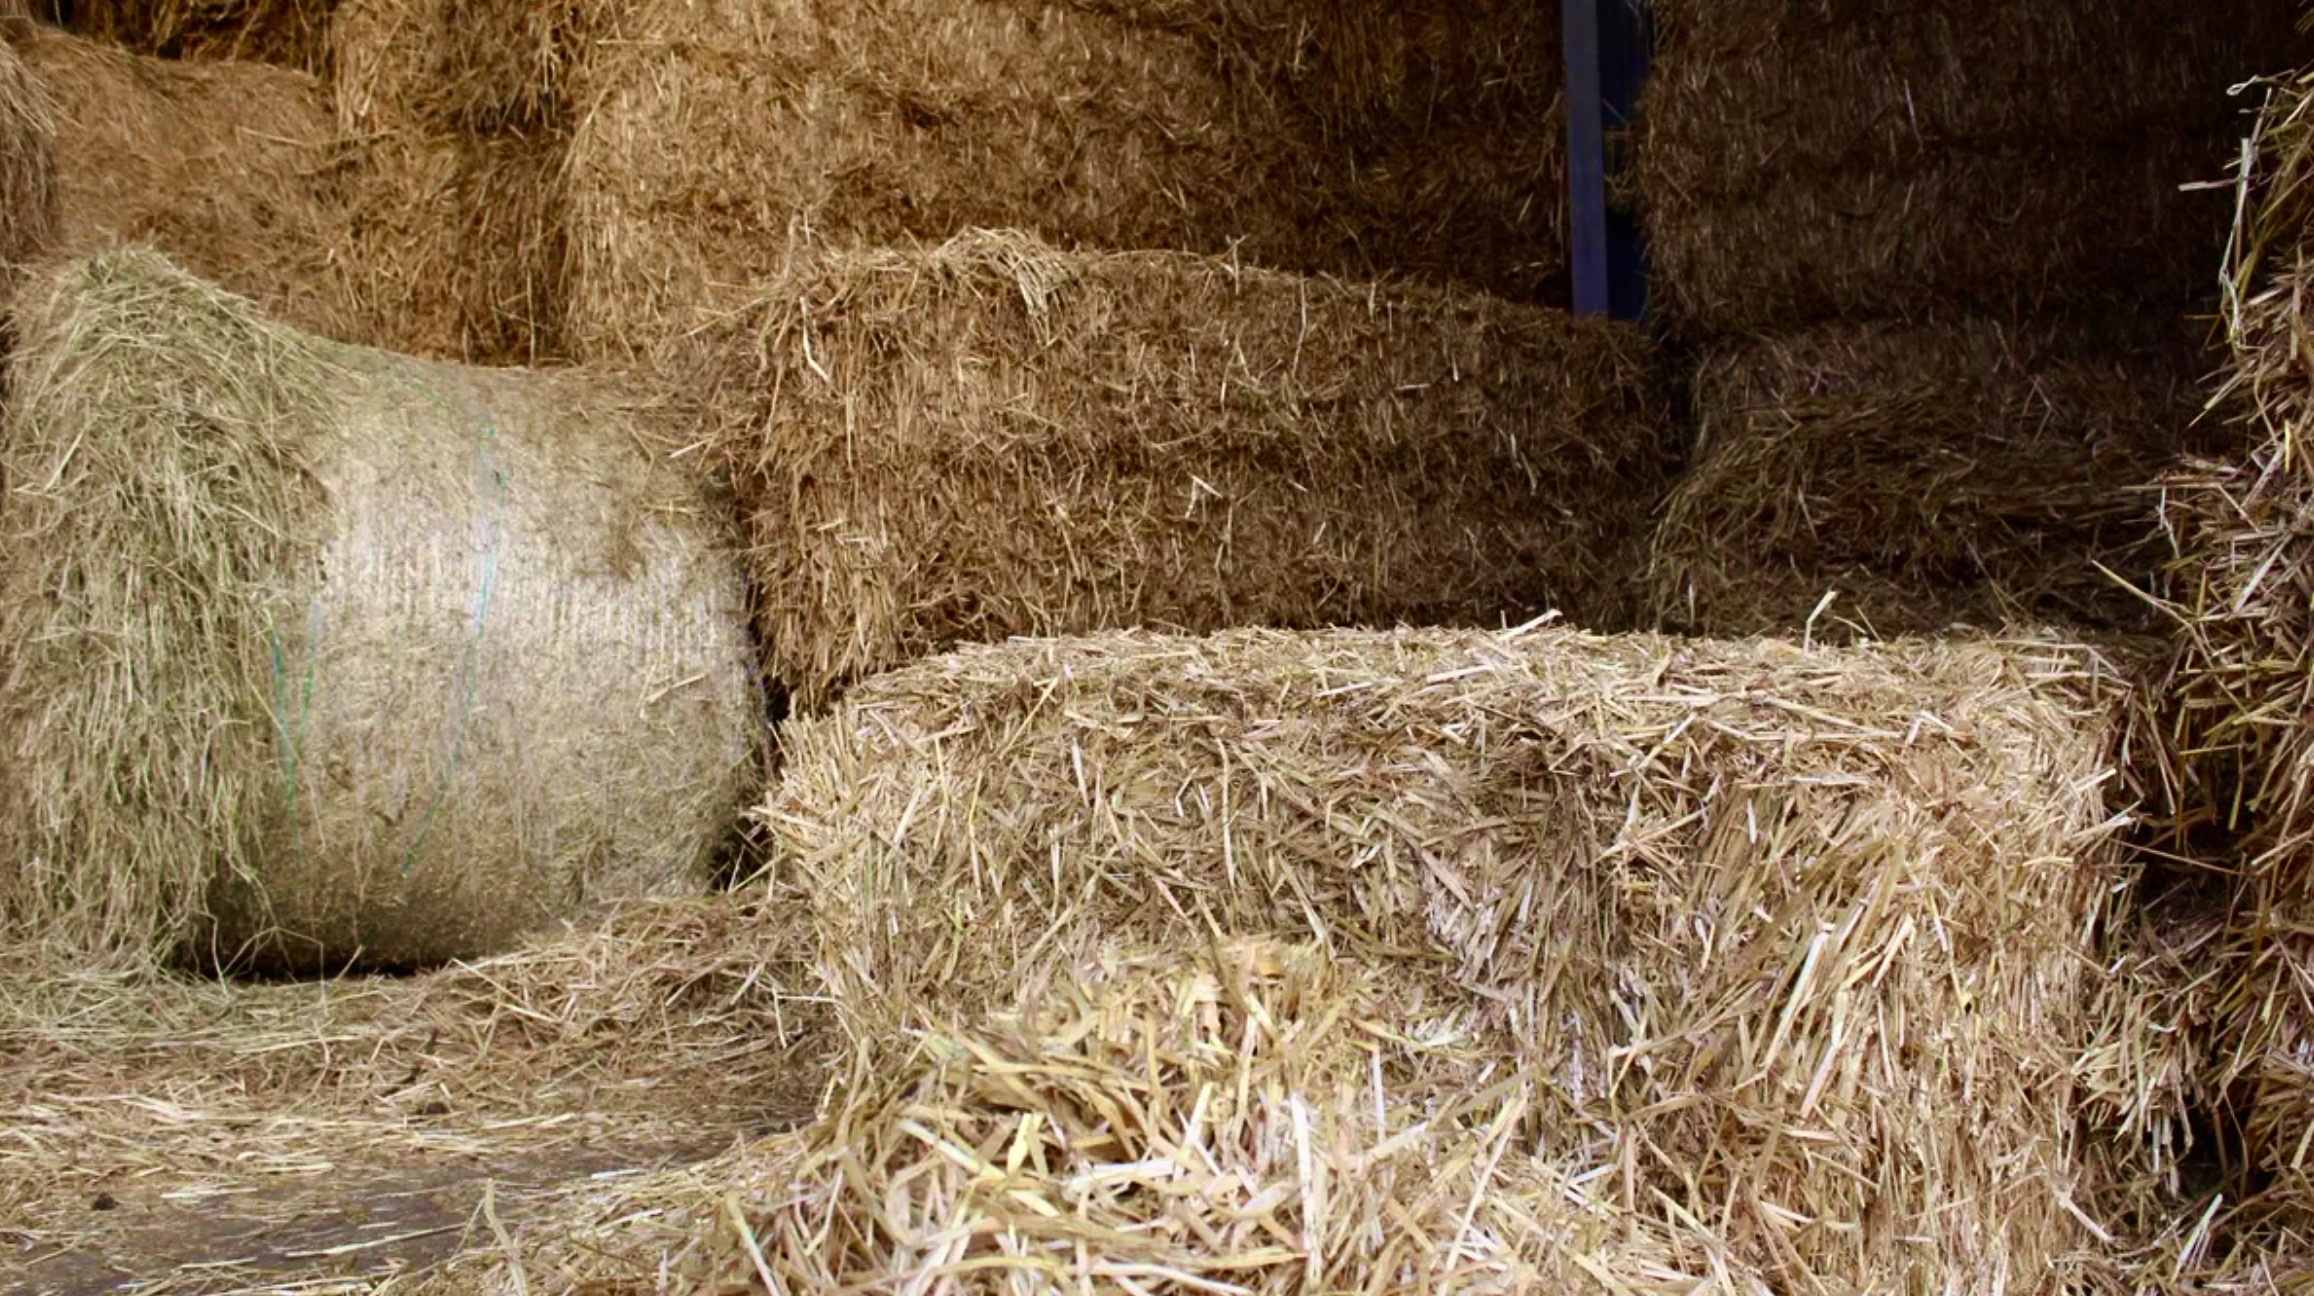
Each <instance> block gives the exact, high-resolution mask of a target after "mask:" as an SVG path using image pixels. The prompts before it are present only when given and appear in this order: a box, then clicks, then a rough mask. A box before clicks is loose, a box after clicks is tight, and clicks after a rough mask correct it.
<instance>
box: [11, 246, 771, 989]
mask: <svg viewBox="0 0 2314 1296" xmlns="http://www.w3.org/2000/svg"><path fill="white" fill-rule="evenodd" d="M18 322H19V328H20V330H21V336H22V338H23V342H22V346H23V353H22V356H21V358H20V360H19V367H18V370H17V391H16V394H15V402H14V406H13V408H12V410H11V413H10V418H9V421H8V436H7V441H6V451H7V453H6V465H7V470H8V480H9V482H10V484H11V495H10V498H9V500H8V507H7V514H6V516H7V528H8V536H7V538H8V543H9V552H10V561H9V564H8V568H7V576H8V581H7V584H6V586H5V599H4V601H0V618H4V621H5V624H6V625H7V627H8V631H9V634H10V636H11V637H12V638H13V639H14V640H15V641H17V642H18V643H20V644H22V645H24V646H23V648H22V649H21V651H20V654H19V657H18V659H17V664H16V669H15V672H14V676H13V678H12V679H11V681H10V683H9V688H8V692H7V695H6V707H5V712H4V718H5V721H6V727H7V732H6V747H7V753H8V759H9V760H10V761H11V763H12V765H13V770H12V772H13V773H14V774H15V777H14V778H12V780H11V786H13V787H16V788H19V789H22V800H21V804H20V805H19V806H17V807H15V809H16V811H17V815H16V819H17V820H18V823H19V827H20V828H21V834H20V838H19V843H18V845H17V847H16V849H14V850H12V851H11V852H10V854H9V859H8V864H9V868H10V872H9V874H8V875H7V877H6V883H7V885H6V887H5V890H4V892H0V895H4V903H5V905H6V912H7V916H8V919H9V921H10V923H11V926H12V929H14V930H18V931H24V930H35V931H38V930H42V929H46V933H47V934H49V935H53V936H60V937H64V938H66V939H73V940H78V941H81V942H83V943H86V944H90V945H96V946H101V947H110V948H117V949H126V950H135V949H138V948H140V947H141V948H145V949H152V948H156V947H158V948H163V949H165V948H166V947H167V946H168V945H170V944H171V943H172V942H176V941H182V940H184V939H186V938H187V937H188V936H190V935H191V934H192V931H193V927H194V921H195V919H196V918H197V917H198V916H199V915H201V913H202V909H203V900H204V896H206V897H207V898H208V899H209V900H210V901H211V904H212V907H213V914H212V916H213V918H214V920H215V926H214V930H213V931H212V932H211V933H210V934H209V937H208V939H209V940H210V941H211V942H212V944H211V945H210V948H209V950H208V951H207V952H208V953H209V954H210V955H212V956H214V957H217V958H220V959H226V960H238V959H253V960H257V961H260V962H272V963H280V964H287V965H292V966H301V967H302V966H332V965H340V964H344V963H348V962H352V961H356V960H357V959H359V960H363V961H369V962H375V963H379V964H386V965H397V964H422V963H429V962H437V961H441V960H444V959H448V958H454V957H470V956H473V955H475V954H479V953H485V952H489V951H491V950H493V949H497V948H503V947H504V946H505V945H506V944H507V943H508V942H510V941H511V940H512V939H513V938H514V937H515V936H517V935H519V934H520V933H522V932H524V931H527V930H530V929H532V928H535V927H538V926H540V925H541V924H543V923H546V922H550V921H553V920H555V919H558V918H565V917H573V916H576V915H578V914H580V913H583V912H585V911H586V910H587V909H589V908H590V907H591V906H593V905H595V904H596V903H598V902H601V901H603V900H607V899H611V898H616V897H621V896H633V895H639V894H644V893H648V892H653V891H658V890H662V889H669V888H681V887H685V886H693V885H697V884H698V883H699V881H700V880H701V879H702V877H703V873H704V870H705V869H706V868H707V866H708V863H709V859H710V857H711V856H712V855H713V854H714V852H715V851H716V850H717V849H718V848H719V846H720V845H721V843H722V842H723V840H724V837H725V835H726V833H727V831H728V826H729V822H730V818H731V814H732V809H733V806H734V804H735V801H736V799H737V798H738V797H739V796H740V795H741V794H742V789H743V788H744V787H745V786H746V783H747V781H748V779H749V777H750V773H751V770H752V768H753V763H754V759H755V754H756V745H757V738H758V734H757V722H756V720H755V707H754V702H753V694H752V688H751V684H750V673H751V671H750V663H749V661H748V660H747V658H748V649H747V645H746V642H745V638H744V635H743V632H742V629H743V627H742V621H741V616H742V613H741V605H740V594H739V589H738V580H737V573H736V570H735V569H734V567H733V565H732V562H731V559H730V557H729V556H728V552H727V550H726V549H725V547H724V539H723V536H722V534H721V532H720V530H719V528H718V527H717V526H716V524H715V523H714V522H712V521H711V520H710V519H709V518H708V517H707V515H706V514H705V511H704V509H703V507H702V506H701V505H700V503H699V502H698V500H697V498H696V497H695V496H694V494H693V493H692V491H691V489H690V487H689V485H688V483H687V482H685V481H684V480H682V479H680V478H679V477H676V476H675V475H673V474H672V473H671V472H670V471H669V470H668V469H666V468H665V467H664V465H663V464H662V463H661V462H660V461H658V460H656V459H655V458H654V457H653V455H652V454H651V453H650V452H649V450H648V446H647V444H646V441H645V435H646V433H645V430H644V424H643V423H642V422H641V420H640V418H639V416H638V413H637V411H635V410H634V409H631V408H629V407H627V406H626V405H624V404H623V403H622V400H621V398H620V397H618V396H617V394H616V393H615V392H610V391H605V390H602V389H600V388H599V387H597V386H593V385H590V384H589V382H588V381H587V380H586V379H584V378H583V377H579V376H575V375H573V376H568V377H549V376H544V375H525V374H519V373H506V374H492V373H488V372H484V371H471V370H460V369H456V368H453V367H450V366H444V365H432V364H425V363H420V362H413V361H406V360H401V359H397V358H394V357H389V356H386V355H383V354H380V353H374V352H367V351H360V350H356V349H352V348H342V347H334V346H331V345H329V344H325V343H322V342H319V341H317V340H315V339H313V338H311V337H308V336H306V335H303V334H300V333H296V332H293V331H291V330H289V329H286V328H284V327H282V326H280V325H277V324H274V323H272V322H270V321H268V320H266V319H264V318H263V317H262V316H261V315H259V314H258V312H257V311H256V310H255V309H254V308H253V307H251V306H250V305H249V304H248V303H247V302H245V301H242V300H240V299H237V298H233V297H230V296H227V295H225V294H223V293H220V292H218V291H217V290H215V289H213V288H211V287H210V286H208V285H206V284H203V283H201V282H199V281H198V280H195V279H192V278H191V277H189V276H187V275H185V274H184V273H183V272H182V271H179V270H178V269H176V268H175V267H174V266H172V265H170V264H169V263H167V262H166V261H164V260H162V259H160V258H158V257H157V256H154V255H152V254H122V255H115V256H109V257H103V258H98V259H95V260H92V261H88V262H84V263H79V264H76V265H73V266H70V267H67V268H65V269H63V270H62V271H60V272H58V273H57V275H56V276H55V277H54V279H53V280H52V281H51V282H49V283H47V284H46V285H44V286H43V288H42V290H41V291H40V292H39V293H37V294H35V295H33V296H32V298H31V300H29V301H28V302H27V304H26V306H25V307H24V309H23V310H22V311H21V312H20V314H19V321H18Z"/></svg>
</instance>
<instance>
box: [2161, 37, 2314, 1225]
mask: <svg viewBox="0 0 2314 1296" xmlns="http://www.w3.org/2000/svg"><path fill="white" fill-rule="evenodd" d="M2310 173H2314V77H2308V76H2306V75H2301V76H2299V77H2297V78H2295V79H2293V80H2290V81H2287V82H2285V83H2282V84H2279V85H2277V86H2275V87H2273V88H2272V99H2271V102H2270V105H2269V107H2268V108H2267V111H2266V113H2265V115H2264V118H2263V120H2262V121H2261V123H2260V126H2259V135H2258V140H2257V149H2256V151H2255V154H2254V156H2253V158H2252V160H2251V163H2250V165H2249V167H2248V169H2247V174H2246V175H2245V177H2244V185H2245V188H2244V201H2245V220H2244V223H2243V225H2242V227H2241V229H2240V230H2239V231H2238V233H2237V237H2236V240H2235V248H2236V257H2235V262H2234V265H2233V266H2232V267H2231V269H2232V274H2233V292H2232V295H2231V298H2230V301H2229V309H2228V311H2227V321H2228V326H2229V331H2230V342H2231V356H2230V366H2229V373H2228V382H2227V390H2226V400H2227V403H2228V407H2229V409H2230V410H2232V411H2233V412H2235V413H2237V414H2239V415H2240V416H2241V417H2242V419H2243V421H2244V423H2245V427H2246V432H2247V437H2248V440H2249V441H2250V442H2251V445H2250V448H2249V449H2248V450H2247V451H2246V452H2245V453H2241V454H2237V455H2235V456H2232V457H2231V458H2229V459H2228V460H2225V461H2215V462H2210V463H2206V464H2202V465H2199V466H2197V467H2196V468H2195V469H2193V470H2191V471H2189V472H2185V473H2181V474H2179V475H2178V476H2177V477H2176V478H2174V479H2173V480H2172V481H2171V482H2170V484H2169V488H2168V492H2167V501H2168V507H2167V508H2166V510H2165V514H2164V521H2165V523H2166V524H2167V526H2168V528H2169V530H2170V532H2171V534H2172V535H2173V536H2174V537H2175V539H2176V541H2177V543H2178V546H2179V555H2180V557H2179V561H2178V562H2177V564H2176V566H2175V567H2174V568H2173V570H2172V572H2171V574H2170V589H2169V595H2170V598H2171V599H2172V601H2173V603H2174V604H2175V606H2176V609H2177V612H2178V614H2179V617H2180V622H2181V625H2182V627H2183V632H2182V634H2181V635H2180V646H2179V651H2178V654H2177V657H2176V659H2175V661H2174V663H2173V665H2172V670H2171V674H2170V676H2169V678H2168V679H2166V680H2164V681H2163V682H2162V686H2161V687H2160V689H2159V690H2158V692H2157V696H2158V697H2159V698H2160V699H2161V701H2162V703H2163V706H2164V713H2163V715H2164V719H2165V720H2166V722H2167V725H2168V728H2167V732H2166V734H2165V737H2166V738H2167V739H2168V744H2167V751H2166V752H2165V753H2164V755H2165V757H2166V760H2165V768H2166V770H2167V771H2168V772H2169V774H2170V775H2171V777H2172V786H2171V787H2170V788H2169V792H2170V796H2171V805H2170V807H2169V808H2170V809H2171V811H2172V813H2173V814H2174V816H2175V818H2176V827H2177V829H2178V832H2179V834H2180V836H2181V837H2182V838H2186V839H2188V840H2192V839H2194V838H2195V837H2201V838H2205V839H2206V838H2207V837H2208V836H2210V835H2212V834H2215V835H2217V836H2219V837H2220V838H2221V839H2227V840H2229V841H2230V845H2231V849H2230V851H2229V854H2230V856H2231V857H2232V858H2231V859H2230V860H2229V863H2230V865H2231V866H2232V868H2233V869H2234V871H2235V874H2236V885H2235V889H2234V891H2233V893H2232V895H2230V896H2229V897H2228V902H2227V905H2226V912H2227V914H2228V919H2229V933H2228V934H2229V937H2230V944H2229V946H2228V948H2226V949H2224V950H2223V951H2222V952H2221V954H2220V955H2218V956H2214V957H2213V958H2212V959H2211V960H2210V966H2212V967H2213V968H2221V969H2222V970H2223V976H2224V978H2225V982H2226V984H2225V990H2224V995H2223V1000H2222V1002H2223V1004H2224V1007H2225V1011H2224V1014H2223V1016H2222V1018H2221V1020H2220V1022H2219V1026H2218V1030H2219V1039H2218V1045H2217V1048H2216V1051H2215V1054H2216V1057H2217V1059H2218V1061H2219V1064H2220V1065H2219V1068H2218V1070H2217V1072H2216V1074H2215V1075H2214V1076H2213V1077H2212V1083H2213V1084H2214V1085H2216V1086H2218V1087H2220V1088H2226V1089H2231V1090H2232V1091H2233V1092H2234V1094H2235V1096H2236V1098H2237V1102H2238V1104H2239V1106H2240V1107H2241V1108H2242V1110H2243V1111H2244V1112H2245V1113H2246V1114H2245V1115H2244V1116H2243V1122H2244V1124H2245V1126H2246V1128H2247V1130H2248V1145H2247V1146H2246V1148H2245V1149H2244V1152H2243V1156H2244V1158H2245V1160H2246V1161H2247V1163H2248V1165H2247V1167H2246V1170H2245V1172H2246V1173H2248V1174H2252V1175H2263V1176H2268V1177H2270V1179H2271V1181H2272V1183H2273V1185H2274V1188H2275V1192H2276V1195H2277V1197H2278V1199H2280V1200H2282V1201H2284V1202H2285V1203H2287V1204H2288V1207H2289V1209H2290V1210H2292V1211H2294V1212H2295V1217H2296V1218H2297V1220H2298V1221H2299V1223H2300V1226H2301V1227H2304V1226H2306V1225H2307V1222H2308V1221H2314V1179H2310V1178H2309V1168H2310V1167H2314V1159H2310V1152H2309V1131H2314V1091H2310V1090H2309V1088H2308V1086H2307V1084H2306V1058H2307V1057H2308V1044H2307V1041H2308V1040H2309V1039H2310V1038H2314V737H2310V732H2314V731H2310V730H2309V728H2308V725H2307V716H2308V715H2309V714H2314V685H2310V683H2309V681H2314V471H2310V470H2309V466H2308V463H2307V461H2306V459H2305V437H2306V429H2307V425H2308V418H2309V415H2310V414H2314V368H2310V367H2309V365H2308V360H2307V357H2308V355H2309V354H2310V351H2309V345H2308V344H2309V338H2310V337H2314V325H2310V324H2309V317H2308V315H2307V313H2306V307H2305V304H2304V303H2305V300H2306V290H2307V285H2308V284H2310V283H2314V237H2310V231H2314V205H2310V204H2309V202H2308V197H2307V191H2306V180H2307V177H2308V175H2309V174H2310Z"/></svg>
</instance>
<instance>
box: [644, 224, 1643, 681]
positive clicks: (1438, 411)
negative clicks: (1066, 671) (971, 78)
mask: <svg viewBox="0 0 2314 1296" xmlns="http://www.w3.org/2000/svg"><path fill="white" fill-rule="evenodd" d="M1648 360H1649V355H1648V350H1647V347H1646V343H1645V341H1644V339H1642V338H1641V337H1640V335H1639V334H1638V333H1637V332H1636V331H1634V330H1631V329H1628V328H1625V327H1622V326H1614V325H1607V324H1604V323H1595V322H1584V321H1577V320H1572V319H1570V318H1568V317H1567V316H1565V315H1562V314H1560V313H1557V312H1553V311H1546V310H1541V309H1538V308H1533V307H1520V306H1513V305H1508V304H1505V303H1502V302H1499V301H1495V300H1492V299H1489V298H1485V297H1480V296H1476V295H1473V294H1464V293H1458V292H1452V291H1446V290H1439V289H1429V288H1419V287H1415V286H1412V285H1405V284H1391V285H1351V284H1345V283H1340V282H1336V281H1332V280H1326V279H1301V278H1296V277H1293V276H1288V275H1280V274H1275V273H1271V272H1266V271H1255V270H1244V269H1240V268H1238V267H1236V266H1234V265H1232V264H1230V263H1229V262H1226V261H1219V260H1214V259H1210V258H1205V257H1197V256H1190V255H1186V254H1178V253H1156V252H1148V253H1064V252H1059V251H1056V250H1054V249H1052V248H1051V247H1049V246H1046V245H1044V244H1042V243H1039V242H1037V241H1035V240H1034V239H1031V238H1029V237H1027V236H1024V235H1018V234H1009V233H991V232H985V231H983V232H975V233H973V234H970V235H967V236H964V237H961V238H958V239H956V240H953V241H951V242H949V243H946V244H943V245H940V246H938V247H907V248H894V249H884V250H877V251H848V250H840V249H827V250H816V251H814V252H813V253H812V254H811V255H809V256H808V257H802V258H799V259H798V261H797V263H796V264H795V266H794V267H793V268H792V269H791V271H790V273H789V274H788V275H787V276H786V277H785V278H783V279H781V280H779V281H776V282H774V283H772V284H770V285H768V286H766V287H765V288H763V289H762V290H761V292H760V295H756V296H752V297H749V298H746V299H740V300H735V301H734V302H733V303H732V304H731V306H730V307H729V308H728V309H727V310H725V311H724V312H723V314H722V321H721V323H720V324H719V325H718V326H716V327H715V328H713V329H712V330H709V331H706V332H703V333H700V334H698V335H696V336H695V337H693V338H691V339H689V340H688V342H687V343H686V344H685V346H684V349H683V350H682V351H679V352H672V353H671V354H670V356H669V357H668V358H667V359H665V360H664V361H663V367H664V370H665V372H666V373H667V374H669V375H671V376H672V377H673V378H674V383H673V385H674V386H675V388H676V389H677V390H679V391H681V392H684V393H687V394H690V396H691V397H692V398H694V399H696V400H698V401H700V402H702V403H703V405H704V409H705V412H704V413H703V414H702V415H701V418H702V420H703V421H705V422H707V423H708V424H709V426H710V427H711V428H712V431H711V433H710V436H711V438H712V446H711V450H710V453H711V456H712V457H713V458H714V459H715V460H716V461H717V462H719V463H721V464H723V465H725V466H726V468H727V470H728V471H729V472H730V474H731V476H732V478H733V480H734V483H735V485H736V488H737V492H738V495H739V498H740V503H741V505H742V507H743V509H744V510H745V512H746V515H747V518H748V526H749V537H750V545H751V558H752V560H753V563H754V569H755V578H756V579H755V585H756V590H757V615H758V618H759V628H760V635H759V638H760V639H761V641H762V643H763V645H764V653H765V660H766V662H767V669H768V671H769V673H770V675H771V677H772V678H773V679H774V680H776V681H777V682H778V683H779V684H781V685H782V686H784V687H785V688H787V689H789V690H791V691H792V693H793V694H794V696H795V698H796V700H797V701H798V702H799V704H801V705H804V706H807V707H810V706H817V705H819V704H821V703H823V702H824V701H825V700H826V699H827V698H828V697H830V696H831V695H832V694H834V693H835V692H837V691H839V690H840V689H841V688H842V687H843V686H844V685H846V684H847V683H849V682H850V681H852V680H855V679H858V678H860V677H862V676H865V675H868V674H872V673H874V672H876V671H879V670H884V669H888V668H890V667H893V666H897V665H899V664H901V663H903V662H905V661H908V660H910V659H912V658H914V657H917V656H921V655H923V654H925V653H927V652H932V651H937V650H938V649H940V648H942V647H944V646H946V645H948V644H951V643H956V642H961V641H971V640H989V639H1001V638H1004V637H1005V636H1007V635H1016V634H1054V633H1068V632H1074V631H1083V630H1096V629H1105V628H1112V627H1120V626H1132V625H1144V624H1146V625H1170V626H1178V627H1183V628H1188V629H1219V628H1221V627H1223V626H1228V625H1236V624H1249V623H1251V624H1271V625H1285V626H1318V625H1328V624H1343V623H1350V624H1380V625H1389V624H1393V623H1397V622H1400V621H1405V622H1410V623H1423V622H1433V623H1435V622H1447V623H1461V624H1470V623H1477V624H1482V625H1485V624H1492V625H1500V624H1503V622H1504V620H1505V619H1506V618H1507V619H1509V620H1512V621H1523V620H1525V619H1527V618H1529V617H1531V616H1534V615H1536V614H1538V613H1540V612H1542V611H1543V610H1545V609H1548V608H1558V609H1562V610H1564V611H1565V612H1566V614H1567V615H1569V616H1572V617H1575V618H1577V619H1586V620H1587V619H1594V618H1598V617H1601V616H1604V615H1605V614H1606V613H1607V612H1608V610H1609V609H1610V608H1611V605H1612V603H1613V601H1614V600H1615V598H1616V597H1618V596H1619V595H1620V593H1621V589H1622V584H1623V573H1621V572H1620V571H1619V570H1618V569H1617V564H1618V563H1619V562H1620V561H1622V560H1623V558H1624V555H1625V553H1626V551H1627V548H1628V545H1627V543H1626V538H1627V537H1628V536H1630V535H1631V533H1632V531H1633V529H1634V527H1635V524H1636V519H1637V518H1638V516H1639V514H1640V513H1641V512H1642V511H1643V510H1644V509H1645V508H1646V507H1647V504H1648V502H1649V501H1650V500H1652V499H1653V498H1654V497H1655V495H1656V493H1657V491H1658V490H1659V489H1660V483H1661V482H1662V480H1663V477H1662V472H1663V459H1664V451H1665V447H1664V445H1663V434H1662V431H1661V422H1660V412H1659V410H1658V409H1657V407H1656V405H1655V403H1654V401H1653V399H1652V398H1651V397H1650V396H1649V395H1648V393H1647V390H1646V374H1647V365H1648Z"/></svg>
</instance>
